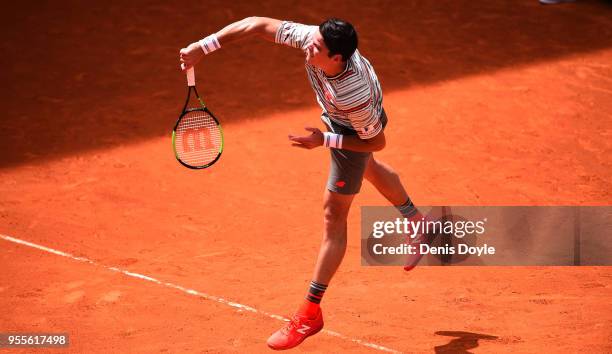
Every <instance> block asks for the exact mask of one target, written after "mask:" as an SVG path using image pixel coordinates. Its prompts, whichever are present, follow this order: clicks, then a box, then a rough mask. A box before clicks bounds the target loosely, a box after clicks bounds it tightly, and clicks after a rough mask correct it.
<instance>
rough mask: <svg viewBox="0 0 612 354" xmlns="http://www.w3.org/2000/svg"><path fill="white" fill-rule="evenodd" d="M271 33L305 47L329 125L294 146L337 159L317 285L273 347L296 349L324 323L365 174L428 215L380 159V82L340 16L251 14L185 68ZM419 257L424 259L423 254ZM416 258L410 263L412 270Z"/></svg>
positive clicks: (403, 206) (404, 209) (193, 48)
mask: <svg viewBox="0 0 612 354" xmlns="http://www.w3.org/2000/svg"><path fill="white" fill-rule="evenodd" d="M251 37H253V38H263V39H265V40H268V41H270V42H274V43H278V44H283V45H287V46H290V47H294V48H297V49H299V50H301V51H303V52H304V55H305V57H306V60H305V66H306V73H307V75H308V79H309V81H310V85H311V86H312V89H313V90H314V92H315V94H316V98H317V102H318V104H319V106H321V109H322V113H321V120H322V121H323V123H324V124H325V126H326V128H327V131H325V132H321V131H320V130H319V129H317V128H314V127H307V128H306V130H307V131H308V132H309V133H308V134H306V135H304V136H294V135H289V140H290V141H291V142H292V145H293V146H296V147H299V148H304V149H314V148H317V147H320V146H322V147H325V148H329V152H330V155H331V165H330V169H329V177H328V179H327V188H326V190H325V193H324V196H323V208H324V223H323V224H324V229H323V241H322V244H321V248H320V251H319V255H318V258H317V262H316V265H315V269H314V274H313V277H312V281H311V282H310V288H309V289H308V293H307V295H306V298H305V300H304V301H303V303H302V305H301V306H300V307H299V309H298V311H297V312H296V314H295V315H294V316H293V318H292V320H291V321H290V322H289V323H288V324H287V325H286V326H284V327H283V328H281V329H280V330H278V331H277V332H275V333H274V334H272V336H270V338H269V339H268V342H267V343H268V346H269V347H271V348H272V349H279V350H280V349H289V348H293V347H295V346H297V345H298V344H300V343H301V342H302V341H303V340H304V339H306V338H307V337H309V336H311V335H313V334H316V333H317V332H319V331H320V330H321V329H322V328H323V315H322V313H321V308H320V302H321V299H322V298H323V294H324V293H325V291H326V290H327V286H328V284H329V283H330V281H331V279H332V277H333V276H334V273H335V272H336V270H337V269H338V267H339V266H340V263H341V262H342V258H343V257H344V253H345V251H346V238H347V215H348V212H349V208H350V206H351V202H352V201H353V198H354V197H355V195H356V194H357V193H359V190H360V188H361V183H362V181H363V178H364V177H365V178H366V179H367V180H368V181H369V182H371V183H372V184H373V185H374V187H376V189H377V190H378V191H379V192H380V193H381V194H382V195H383V196H384V197H385V198H386V199H387V200H389V202H391V203H392V204H393V205H395V206H396V207H397V208H398V210H399V211H400V213H401V214H402V215H403V216H404V217H406V218H408V219H409V220H411V221H412V220H415V221H416V220H420V219H421V214H420V213H419V211H418V210H417V209H416V208H415V206H414V205H413V203H412V201H411V200H410V198H409V197H408V194H407V193H406V191H405V190H404V187H403V186H402V183H401V182H400V179H399V177H398V175H397V173H396V172H395V171H394V170H393V169H392V168H391V167H390V166H389V165H387V164H384V163H383V162H381V161H379V160H376V159H375V158H374V156H373V153H374V152H376V151H380V150H382V149H383V148H384V147H385V134H384V129H385V126H386V124H387V116H386V114H385V110H384V109H383V96H382V90H381V87H380V83H379V82H378V78H377V77H376V73H375V72H374V68H373V67H372V65H371V64H370V62H369V61H368V60H367V59H366V58H365V57H363V56H362V55H361V53H360V52H359V50H357V43H358V40H357V32H356V31H355V28H353V26H352V25H351V24H350V23H348V22H346V21H342V20H339V19H335V18H332V19H328V20H326V21H325V22H323V23H321V24H320V25H318V26H307V25H303V24H299V23H294V22H290V21H280V20H276V19H272V18H265V17H249V18H245V19H243V20H241V21H238V22H235V23H232V24H230V25H228V26H226V27H225V28H223V29H221V30H220V31H218V32H217V33H213V34H211V35H209V36H207V37H205V38H203V39H202V40H200V41H198V42H194V43H192V44H190V45H189V46H187V48H183V49H181V50H180V62H181V64H183V65H184V67H185V68H190V67H192V66H193V65H195V64H196V63H198V62H199V61H200V60H201V59H202V57H203V56H204V55H207V54H211V53H212V52H214V51H216V50H218V49H220V48H221V47H222V46H226V45H228V44H230V43H232V42H234V41H238V40H241V39H245V38H251ZM417 261H418V260H417ZM415 263H416V262H412V263H411V264H409V265H407V267H406V269H407V270H409V269H410V268H411V267H413V266H414V264H415Z"/></svg>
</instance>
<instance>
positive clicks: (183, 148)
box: [172, 107, 223, 169]
mask: <svg viewBox="0 0 612 354" xmlns="http://www.w3.org/2000/svg"><path fill="white" fill-rule="evenodd" d="M172 147H173V148H174V156H175V157H176V160H177V161H178V162H180V163H181V164H182V165H183V166H185V167H187V168H191V169H203V168H207V167H210V166H212V165H213V164H214V163H215V162H217V160H219V158H220V157H221V153H222V152H223V130H222V129H221V124H219V121H218V120H217V118H215V116H214V115H213V114H212V112H211V111H209V110H208V108H206V107H198V108H188V109H186V110H184V112H183V113H182V114H181V116H180V117H179V119H178V120H177V122H176V125H175V126H174V129H173V131H172Z"/></svg>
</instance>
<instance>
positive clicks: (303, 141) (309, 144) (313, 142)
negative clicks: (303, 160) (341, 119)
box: [289, 127, 323, 150]
mask: <svg viewBox="0 0 612 354" xmlns="http://www.w3.org/2000/svg"><path fill="white" fill-rule="evenodd" d="M304 129H306V130H308V131H309V132H311V134H310V135H305V136H296V135H292V134H289V140H291V141H293V144H291V146H296V147H300V148H303V149H309V150H310V149H314V148H316V147H317V146H321V145H323V133H321V131H320V130H319V129H317V128H312V127H306V128H304Z"/></svg>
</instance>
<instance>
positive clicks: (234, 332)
mask: <svg viewBox="0 0 612 354" xmlns="http://www.w3.org/2000/svg"><path fill="white" fill-rule="evenodd" d="M11 6H12V7H13V10H12V11H3V14H2V15H1V16H2V33H3V39H2V40H1V41H0V51H1V54H2V55H1V59H0V60H1V61H2V68H3V69H2V74H1V76H2V85H1V87H0V90H2V92H1V93H2V95H1V97H3V98H2V101H1V105H2V118H1V119H2V120H1V126H2V129H1V131H0V151H1V158H0V234H2V235H6V236H11V237H13V238H16V239H20V240H24V241H28V242H31V243H34V244H37V245H41V246H44V247H47V248H48V249H46V250H43V249H40V248H35V247H32V245H30V246H28V245H24V244H19V243H16V242H14V241H10V240H8V239H6V238H2V239H0V266H1V271H0V308H1V312H0V332H66V333H69V334H70V340H71V345H70V347H69V348H67V349H62V350H58V349H47V350H40V349H38V350H36V351H35V352H37V353H38V352H40V353H42V352H50V353H57V352H73V353H77V352H83V353H85V352H86V353H111V352H115V353H128V352H130V353H131V352H133V353H156V352H162V353H164V352H166V353H226V352H236V353H254V352H267V351H268V349H267V347H266V345H265V340H266V338H267V337H268V335H269V334H271V333H272V332H273V331H275V330H276V329H277V328H279V326H281V325H282V323H283V322H282V320H280V319H278V318H276V316H282V317H288V316H290V315H291V314H292V313H293V311H294V310H295V309H296V307H297V306H298V304H299V303H300V301H302V298H303V296H304V294H305V292H306V288H307V284H308V281H309V280H310V276H311V271H312V268H313V266H314V261H315V256H316V253H317V250H318V246H319V242H320V239H321V233H322V206H321V201H322V194H323V190H324V185H325V184H324V182H325V179H326V175H327V168H328V163H329V160H328V158H329V157H328V152H327V151H325V150H324V149H322V148H319V149H316V150H312V151H306V150H302V149H296V148H292V147H291V146H290V143H289V141H288V140H287V135H288V134H289V133H302V132H303V127H304V126H306V125H315V126H318V127H320V128H322V123H321V122H320V121H319V119H318V117H319V113H320V109H319V108H318V106H317V105H316V103H315V99H314V93H313V92H312V90H311V89H310V87H309V84H308V82H307V80H306V75H305V73H304V68H303V65H302V64H303V54H302V53H300V52H299V51H297V50H293V49H291V48H285V47H280V46H275V45H273V44H270V43H266V42H263V41H250V42H249V41H247V42H243V43H239V44H235V45H229V46H227V48H223V49H222V50H221V51H219V52H217V53H214V54H213V55H211V56H210V57H207V58H205V59H204V61H203V62H201V64H200V65H199V66H198V67H197V68H196V75H197V78H198V86H199V90H200V93H201V94H202V95H203V96H204V97H205V100H206V101H207V103H208V105H209V107H210V108H211V109H212V110H213V112H215V113H216V114H217V116H218V117H219V119H220V120H221V123H222V124H223V128H224V132H225V152H224V153H223V156H222V157H221V160H220V161H219V162H218V163H217V164H216V165H215V166H213V168H211V169H207V170H204V171H191V170H188V169H185V168H183V167H182V166H180V165H179V164H178V163H177V162H176V161H175V159H174V156H173V153H172V148H171V137H170V131H171V129H172V126H173V124H174V121H175V119H176V117H177V115H178V113H179V112H180V108H181V105H182V103H183V99H184V95H185V91H186V89H185V77H184V75H183V74H182V73H181V72H180V71H179V70H178V51H179V49H180V48H181V47H182V46H185V45H187V44H188V43H190V42H192V41H194V40H197V39H199V38H201V37H202V36H204V35H206V34H208V33H210V32H212V31H215V30H218V29H219V28H221V27H223V26H224V25H226V24H228V23H230V22H232V21H235V20H239V19H241V18H243V17H246V16H250V15H260V16H270V17H276V18H281V19H292V20H295V21H299V22H304V23H319V22H320V21H321V20H323V19H324V18H326V17H329V16H332V15H333V16H338V17H342V18H346V19H348V20H350V21H351V22H353V24H354V25H355V26H356V27H357V29H358V31H360V36H361V37H360V39H361V42H360V48H361V52H362V53H363V54H364V55H365V56H366V57H367V58H369V59H370V60H371V62H372V64H373V65H374V67H375V68H376V70H377V73H378V76H379V78H380V80H381V83H382V87H383V91H384V94H385V98H384V106H385V109H386V111H387V114H388V116H389V119H390V123H389V125H388V127H387V130H386V136H387V141H388V143H387V147H386V149H385V150H383V151H382V152H380V153H378V154H377V156H378V157H379V158H380V159H381V160H383V161H386V162H388V163H390V164H392V165H393V166H394V167H395V168H396V169H397V170H398V172H399V173H400V175H401V176H402V178H403V181H404V183H405V185H406V188H407V189H408V192H409V193H410V195H411V197H412V199H413V200H414V201H415V202H416V203H417V204H420V205H610V204H611V202H612V195H611V191H612V183H611V181H612V161H611V159H610V156H612V123H611V122H612V120H611V116H612V22H610V18H612V5H611V4H610V3H606V2H599V1H579V2H577V3H573V4H564V5H558V6H547V7H544V6H540V5H539V4H538V3H537V1H535V0H533V1H467V0H466V1H430V2H425V1H420V2H417V1H404V2H401V3H398V2H393V1H372V2H368V3H366V2H363V3H361V4H360V5H359V6H357V7H356V6H351V5H350V4H349V3H345V2H335V3H329V4H315V3H305V2H304V3H301V2H281V1H270V2H263V3H261V4H255V3H254V2H253V3H251V2H246V1H244V2H238V3H231V4H227V3H225V2H221V1H216V2H211V1H189V2H185V3H180V4H179V3H170V2H163V1H130V2H129V3H127V4H124V3H123V2H121V1H112V2H106V1H97V2H80V1H62V2H60V3H55V2H49V3H41V4H31V3H29V2H20V3H19V4H13V5H11ZM363 205H386V201H385V200H384V199H383V198H382V197H381V196H380V195H379V194H377V192H376V191H375V190H374V189H373V187H372V186H371V185H368V184H364V188H363V190H362V193H361V194H360V195H359V196H358V197H357V198H356V199H355V202H354V206H353V209H352V212H351V214H350V218H349V245H348V251H347V255H346V257H345V260H344V263H343V265H342V267H341V268H340V270H339V272H338V274H337V276H336V278H335V279H334V280H333V282H332V284H331V286H330V288H329V290H328V292H327V295H326V296H325V299H324V300H323V304H322V305H323V310H324V316H325V321H326V329H327V330H329V331H333V332H323V333H320V334H318V335H316V336H315V337H311V338H309V339H307V340H306V342H304V344H303V345H301V346H300V347H298V348H297V349H295V351H296V352H319V353H331V352H350V353H352V352H355V353H357V352H359V353H361V352H363V353H368V352H369V353H376V352H385V351H389V350H391V351H399V352H416V353H432V352H439V353H447V352H448V353H467V352H473V353H509V352H512V353H515V352H516V353H544V352H547V353H548V352H551V353H552V352H554V353H573V352H583V353H606V352H607V353H609V352H612V344H611V338H612V330H611V328H612V304H611V302H610V299H611V298H612V269H611V268H610V267H420V268H417V269H415V270H414V271H412V272H410V273H406V272H404V271H403V270H402V269H401V268H394V267H362V266H360V249H359V232H360V230H359V220H360V215H359V207H360V206H363ZM602 232H607V233H610V230H602ZM51 250H56V251H60V252H64V253H63V256H62V255H60V254H58V253H53V252H52V251H51ZM68 255H70V256H72V258H71V257H70V256H68ZM76 257H82V258H78V259H75V258H76ZM143 276H147V277H150V278H154V279H153V280H156V281H153V280H151V279H150V278H149V279H146V278H143ZM181 287H182V288H181ZM188 289H191V290H193V291H189V290H188ZM244 306H249V307H244ZM26 351H28V350H27V349H19V350H18V349H10V350H9V349H3V352H15V353H21V352H26ZM30 351H31V352H34V350H33V349H30Z"/></svg>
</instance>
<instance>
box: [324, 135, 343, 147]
mask: <svg viewBox="0 0 612 354" xmlns="http://www.w3.org/2000/svg"><path fill="white" fill-rule="evenodd" d="M342 138H343V135H340V134H334V133H330V132H325V133H323V146H325V147H327V148H331V149H342Z"/></svg>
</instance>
